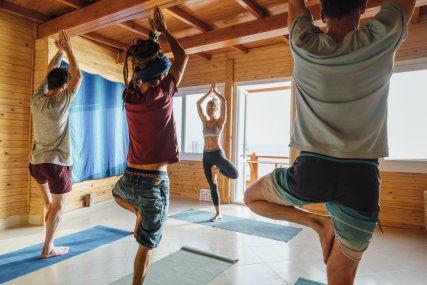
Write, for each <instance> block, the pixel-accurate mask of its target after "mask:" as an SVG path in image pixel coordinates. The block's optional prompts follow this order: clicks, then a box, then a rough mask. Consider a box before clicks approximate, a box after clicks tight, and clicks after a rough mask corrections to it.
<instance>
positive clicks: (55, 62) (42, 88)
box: [34, 47, 64, 94]
mask: <svg viewBox="0 0 427 285" xmlns="http://www.w3.org/2000/svg"><path fill="white" fill-rule="evenodd" d="M63 58H64V51H62V50H61V48H59V47H58V52H57V53H56V54H55V56H54V57H53V58H52V59H51V60H50V62H49V65H48V66H47V72H46V75H45V77H44V79H43V81H42V83H40V85H39V87H37V89H36V92H34V94H36V93H39V92H42V93H46V92H47V75H48V74H49V72H51V71H52V70H53V69H54V68H57V67H59V66H61V61H62V59H63Z"/></svg>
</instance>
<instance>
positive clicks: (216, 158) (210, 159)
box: [203, 148, 239, 206]
mask: <svg viewBox="0 0 427 285" xmlns="http://www.w3.org/2000/svg"><path fill="white" fill-rule="evenodd" d="M214 165H215V166H216V167H217V168H219V173H221V174H222V175H224V176H225V177H228V178H231V179H236V178H237V177H238V176H239V172H238V171H237V169H236V167H234V165H233V164H232V163H231V162H230V161H228V160H227V158H226V157H225V156H224V152H223V151H222V149H220V148H218V149H213V150H208V151H206V150H205V151H203V170H204V171H205V176H206V180H208V183H209V187H210V188H211V196H212V202H213V204H214V206H218V205H219V193H218V184H216V183H213V181H212V170H211V167H212V166H214Z"/></svg>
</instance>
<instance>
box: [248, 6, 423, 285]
mask: <svg viewBox="0 0 427 285" xmlns="http://www.w3.org/2000/svg"><path fill="white" fill-rule="evenodd" d="M320 2H321V6H322V12H321V17H322V21H323V22H324V23H325V24H326V33H324V32H323V31H322V30H320V29H319V28H318V27H316V26H315V25H314V24H313V19H312V15H311V14H310V12H309V10H308V9H307V8H306V7H305V4H304V0H289V1H288V7H289V10H288V26H289V27H290V29H289V36H290V38H289V42H290V48H291V51H292V54H293V56H294V63H295V66H294V83H295V89H296V120H295V124H294V133H293V135H292V138H291V143H290V146H291V147H293V148H295V149H298V150H301V151H302V152H301V154H300V155H299V156H298V158H297V159H296V160H295V162H294V164H293V165H292V166H291V167H289V168H280V169H275V170H274V171H273V172H272V173H271V174H269V175H266V176H264V177H263V178H261V179H259V180H258V181H256V182H255V183H254V184H252V185H251V186H250V187H249V188H248V189H247V191H246V193H245V203H246V204H247V205H248V206H249V207H250V208H251V210H253V211H254V212H256V213H258V214H260V215H263V216H266V217H269V218H274V219H279V220H287V221H291V222H295V223H299V224H303V225H306V226H308V227H311V228H312V229H314V230H315V231H316V232H317V233H318V236H319V240H320V244H321V247H322V251H323V259H324V262H325V263H326V265H327V275H328V284H330V285H331V284H340V285H341V284H353V281H354V278H355V275H356V270H357V267H358V263H359V261H360V260H361V258H362V255H363V252H364V251H365V250H366V249H367V247H368V245H369V243H370V242H371V239H372V234H373V232H374V230H375V228H376V226H377V222H378V216H379V186H380V179H379V170H378V158H381V157H385V156H388V145H387V97H388V91H389V85H390V78H391V75H392V73H393V64H394V55H395V52H396V51H397V49H398V48H399V46H400V44H401V42H402V41H403V40H405V39H406V36H407V24H408V21H409V19H410V18H411V16H412V13H413V11H414V6H415V0H389V1H384V2H387V3H383V4H382V5H381V10H380V12H379V13H378V14H377V15H376V16H374V17H373V19H371V20H369V21H368V22H367V23H366V24H365V25H363V27H361V28H360V29H359V22H360V15H361V14H363V13H365V10H366V7H367V0H320ZM313 203H323V205H324V206H325V208H326V210H327V211H328V213H329V216H323V215H318V214H314V213H311V212H307V211H303V210H301V209H299V208H297V207H295V206H302V205H308V204H313Z"/></svg>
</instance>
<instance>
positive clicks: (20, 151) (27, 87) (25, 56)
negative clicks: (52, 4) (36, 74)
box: [0, 12, 35, 219]
mask: <svg viewBox="0 0 427 285" xmlns="http://www.w3.org/2000/svg"><path fill="white" fill-rule="evenodd" d="M34 39H35V26H34V23H33V22H32V21H30V20H28V19H24V18H21V17H18V16H15V15H12V14H8V13H4V12H0V118H1V120H0V219H4V218H8V217H12V216H16V215H26V214H27V213H28V208H29V200H28V154H29V137H30V135H29V116H28V114H29V102H30V98H31V91H32V70H33V52H34Z"/></svg>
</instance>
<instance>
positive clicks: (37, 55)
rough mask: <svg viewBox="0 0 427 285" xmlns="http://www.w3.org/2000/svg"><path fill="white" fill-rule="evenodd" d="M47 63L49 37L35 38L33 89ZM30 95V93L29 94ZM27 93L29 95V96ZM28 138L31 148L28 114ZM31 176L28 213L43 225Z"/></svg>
mask: <svg viewBox="0 0 427 285" xmlns="http://www.w3.org/2000/svg"><path fill="white" fill-rule="evenodd" d="M48 64H49V39H48V38H43V39H38V40H35V46H34V69H33V70H34V73H33V79H32V81H33V90H35V89H36V88H37V87H38V86H39V84H40V83H41V82H42V81H43V79H44V77H45V76H46V73H47V67H48ZM31 95H32V94H31ZM31 95H29V96H31ZM29 129H30V130H29V132H30V134H29V135H30V138H29V147H30V149H31V145H32V140H33V128H32V117H31V114H30V128H29ZM31 182H32V178H31V177H29V179H28V200H29V205H30V207H29V214H30V215H40V221H39V222H38V225H40V226H43V225H45V220H44V218H45V214H46V213H45V208H44V204H43V201H42V198H41V197H37V196H39V195H38V194H36V195H37V196H35V195H34V194H35V193H38V192H37V189H35V188H34V187H33V186H32V185H33V183H31ZM31 205H40V210H39V209H32V207H31ZM29 222H30V224H37V222H36V221H35V220H30V221H29Z"/></svg>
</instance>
